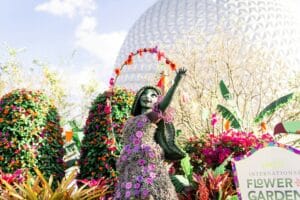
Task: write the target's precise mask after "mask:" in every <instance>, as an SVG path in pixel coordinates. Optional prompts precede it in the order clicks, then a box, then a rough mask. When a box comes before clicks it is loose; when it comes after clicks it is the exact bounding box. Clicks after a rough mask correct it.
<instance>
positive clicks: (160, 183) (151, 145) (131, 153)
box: [114, 114, 178, 200]
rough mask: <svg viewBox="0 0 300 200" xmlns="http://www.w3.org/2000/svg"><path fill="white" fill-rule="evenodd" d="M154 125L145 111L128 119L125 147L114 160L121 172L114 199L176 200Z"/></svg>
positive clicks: (124, 131) (124, 135)
mask: <svg viewBox="0 0 300 200" xmlns="http://www.w3.org/2000/svg"><path fill="white" fill-rule="evenodd" d="M156 127H157V126H156V124H155V123H152V122H151V121H150V120H149V118H148V117H147V116H146V115H145V114H141V115H138V116H135V117H133V118H131V119H129V120H128V121H127V123H126V125H125V127H124V130H123V143H124V147H123V150H122V152H121V155H120V158H119V159H118V161H117V170H118V171H119V173H120V175H119V182H118V184H117V187H116V189H115V197H114V199H115V200H119V199H155V200H177V199H178V198H177V194H176V191H175V188H174V186H173V184H172V182H171V180H170V177H169V174H168V168H167V166H166V165H165V164H164V155H163V150H162V148H161V147H160V146H159V144H157V143H156V142H155V140H154V134H155V130H156Z"/></svg>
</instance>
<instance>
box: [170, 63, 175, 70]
mask: <svg viewBox="0 0 300 200" xmlns="http://www.w3.org/2000/svg"><path fill="white" fill-rule="evenodd" d="M170 67H171V70H172V71H175V70H176V65H175V64H174V63H171V64H170Z"/></svg>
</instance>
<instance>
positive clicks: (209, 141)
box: [185, 129, 273, 169]
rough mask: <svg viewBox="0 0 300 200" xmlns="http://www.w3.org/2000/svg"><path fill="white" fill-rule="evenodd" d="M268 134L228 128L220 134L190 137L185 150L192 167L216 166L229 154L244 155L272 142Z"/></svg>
mask: <svg viewBox="0 0 300 200" xmlns="http://www.w3.org/2000/svg"><path fill="white" fill-rule="evenodd" d="M272 141H273V138H272V136H271V135H270V134H263V135H261V136H255V135H254V134H253V133H251V132H243V131H235V130H232V129H230V130H228V131H225V132H223V133H221V134H218V135H217V134H209V135H207V136H205V137H202V138H197V137H195V138H192V139H190V140H189V143H188V144H187V145H186V147H185V150H186V151H187V152H188V153H189V154H190V157H191V160H192V163H193V164H195V165H196V166H194V167H195V168H194V169H204V168H216V167H217V166H219V165H220V164H221V163H223V161H224V160H225V159H226V158H227V157H228V156H230V155H232V156H233V157H235V156H240V155H245V154H246V153H247V152H248V151H251V150H253V149H254V148H259V147H262V145H263V143H266V142H267V143H268V142H272Z"/></svg>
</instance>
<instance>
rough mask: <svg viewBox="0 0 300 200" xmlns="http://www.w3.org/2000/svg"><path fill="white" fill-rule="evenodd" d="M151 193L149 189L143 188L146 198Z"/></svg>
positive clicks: (143, 194)
mask: <svg viewBox="0 0 300 200" xmlns="http://www.w3.org/2000/svg"><path fill="white" fill-rule="evenodd" d="M148 195H149V191H148V190H147V189H143V191H142V196H143V197H144V198H145V197H147V196H148Z"/></svg>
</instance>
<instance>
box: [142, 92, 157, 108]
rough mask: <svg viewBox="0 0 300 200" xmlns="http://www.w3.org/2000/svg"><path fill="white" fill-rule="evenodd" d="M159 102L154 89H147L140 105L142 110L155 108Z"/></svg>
mask: <svg viewBox="0 0 300 200" xmlns="http://www.w3.org/2000/svg"><path fill="white" fill-rule="evenodd" d="M157 100H158V94H157V92H156V91H155V90H153V89H146V90H145V91H144V92H143V93H142V95H141V98H140V104H141V107H142V108H147V109H149V108H153V106H154V104H155V103H156V102H157Z"/></svg>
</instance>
